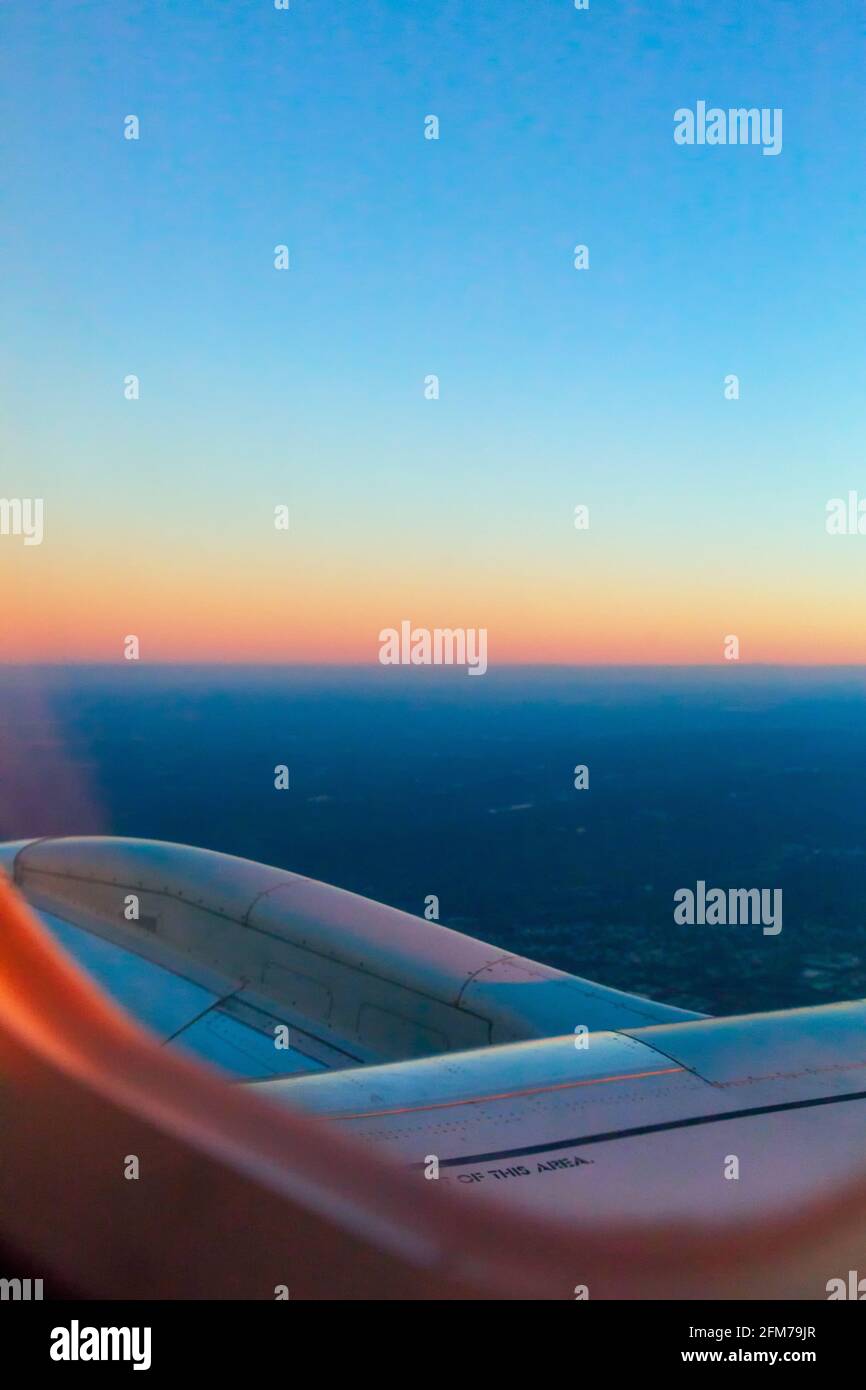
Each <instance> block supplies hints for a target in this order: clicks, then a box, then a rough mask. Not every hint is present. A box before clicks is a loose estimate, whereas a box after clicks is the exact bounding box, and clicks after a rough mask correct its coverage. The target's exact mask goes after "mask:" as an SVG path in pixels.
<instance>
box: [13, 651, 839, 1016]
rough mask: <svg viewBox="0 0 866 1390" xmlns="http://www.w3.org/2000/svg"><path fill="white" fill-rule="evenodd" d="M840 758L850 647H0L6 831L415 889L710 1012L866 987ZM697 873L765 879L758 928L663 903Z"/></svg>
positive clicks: (606, 977) (402, 896)
mask: <svg viewBox="0 0 866 1390" xmlns="http://www.w3.org/2000/svg"><path fill="white" fill-rule="evenodd" d="M278 764H285V765H286V766H287V767H288V769H289V779H290V786H289V789H288V790H287V791H277V790H275V788H274V768H275V766H276V765H278ZM579 764H581V765H586V766H587V767H588V769H589V787H588V789H587V790H582V791H578V790H576V789H575V787H574V768H575V766H576V765H579ZM864 773H866V674H864V672H863V671H862V670H861V669H859V668H857V669H854V668H850V669H849V668H846V669H841V668H835V669H830V668H825V669H823V670H822V669H814V668H813V669H811V670H808V671H807V670H799V669H795V668H769V667H767V668H762V667H734V666H733V665H732V666H731V667H725V668H712V669H711V668H665V669H650V668H646V667H635V668H614V669H612V668H605V669H585V668H576V669H574V668H517V667H515V668H508V669H495V668H491V670H490V671H488V673H487V675H486V676H485V677H484V678H483V679H475V680H472V679H467V677H466V674H465V671H464V672H459V673H457V672H455V671H453V670H450V671H449V670H411V669H410V670H404V669H393V668H387V669H385V668H382V669H375V670H365V669H361V668H336V667H331V668H329V667H321V668H315V669H313V668H291V667H288V668H252V667H228V668H217V667H188V668H186V667H178V666H174V667H171V666H166V667H160V668H155V667H145V666H143V665H142V666H141V667H140V668H139V667H137V666H133V665H132V664H131V663H130V664H129V665H126V666H124V667H123V668H120V667H111V668H108V667H78V668H68V669H55V668H48V667H43V668H32V669H26V668H16V667H6V668H4V669H3V670H2V671H0V788H2V790H0V835H2V837H3V838H7V839H10V838H18V837H23V836H32V835H40V834H51V833H64V834H74V833H82V832H85V833H100V834H116V835H131V836H143V837H153V838H157V839H164V840H177V841H182V842H186V843H190V844H196V845H202V846H205V847H208V848H212V849H218V850H222V851H225V852H228V853H231V854H238V855H243V856H247V857H249V858H252V859H258V860H262V861H265V862H267V863H272V864H277V865H280V866H282V867H284V868H287V869H292V870H294V871H296V872H299V873H302V874H307V875H310V876H311V877H314V878H320V879H324V880H327V881H328V882H331V883H336V884H339V885H340V886H341V887H344V888H348V889H351V890H352V891H354V892H357V893H362V894H365V895H367V896H369V897H372V898H377V899H380V900H381V901H383V902H386V903H390V904H392V905H394V906H396V907H400V908H403V909H405V910H406V911H409V912H413V913H416V914H418V915H419V916H423V912H424V903H425V899H426V898H427V897H428V896H429V895H431V894H435V895H436V896H437V897H438V899H439V904H440V914H441V921H442V922H443V923H444V924H445V925H447V926H451V927H454V928H456V929H457V930H459V931H466V932H469V933H472V934H473V935H476V936H480V937H483V938H485V939H487V940H489V941H491V942H494V943H496V944H497V945H499V946H502V947H503V948H505V949H508V950H514V951H517V952H522V953H524V954H526V955H528V956H532V957H534V958H536V959H538V960H541V961H545V962H547V963H548V964H550V965H554V966H557V967H560V968H561V969H564V970H569V971H573V972H575V973H577V974H580V975H585V976H588V977H590V978H592V979H597V980H599V981H601V982H603V983H605V984H609V985H614V986H617V987H619V988H621V989H626V990H635V991H638V992H639V993H642V994H647V995H650V996H652V997H654V998H657V999H660V1000H664V1001H666V1002H669V1003H674V1004H679V1005H682V1006H685V1007H688V1008H692V1009H697V1010H701V1011H705V1012H707V1013H712V1014H723V1013H735V1012H751V1011H754V1010H760V1009H779V1008H786V1007H791V1006H795V1005H807V1004H816V1003H830V1002H833V1001H836V1000H841V999H848V998H856V997H860V996H863V995H866V938H864V929H866V926H864V924H866V795H864ZM700 879H702V880H704V881H705V882H706V883H707V885H708V886H715V887H721V888H729V887H742V888H751V887H759V888H760V887H766V888H780V889H782V891H783V900H784V927H783V930H782V932H781V934H780V935H778V936H775V937H774V936H765V935H764V934H763V933H762V931H761V928H760V926H753V925H739V926H734V927H730V926H728V927H718V926H678V925H675V923H674V920H673V894H674V892H675V891H676V889H678V888H680V887H682V886H688V887H694V885H695V883H696V882H697V881H698V880H700ZM419 929H420V930H423V929H424V927H423V924H419Z"/></svg>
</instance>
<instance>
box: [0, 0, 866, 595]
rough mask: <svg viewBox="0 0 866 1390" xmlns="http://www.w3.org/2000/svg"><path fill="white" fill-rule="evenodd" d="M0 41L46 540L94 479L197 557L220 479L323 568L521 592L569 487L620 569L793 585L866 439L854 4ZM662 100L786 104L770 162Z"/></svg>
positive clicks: (862, 34)
mask: <svg viewBox="0 0 866 1390" xmlns="http://www.w3.org/2000/svg"><path fill="white" fill-rule="evenodd" d="M0 32H2V36H3V42H2V47H3V54H4V56H3V67H4V76H3V83H2V95H0V103H2V112H0V115H2V122H0V123H2V127H3V131H4V146H5V149H4V153H3V160H4V165H5V168H6V171H7V173H6V197H5V199H4V204H5V211H4V213H3V224H2V246H3V254H4V259H5V265H6V271H7V275H6V290H5V295H4V299H5V306H4V308H3V310H2V320H0V321H2V324H3V328H4V331H3V335H2V336H3V341H4V343H5V348H4V349H3V355H2V370H3V377H4V384H5V392H4V395H5V400H6V405H5V410H4V418H3V422H2V430H0V442H2V443H3V447H4V455H5V460H6V461H5V478H6V481H5V484H4V486H5V489H6V492H7V493H14V492H16V491H17V492H21V493H33V492H36V491H40V490H42V491H44V492H46V493H48V492H51V493H52V496H54V497H55V498H56V499H57V507H56V508H55V514H57V509H58V508H59V509H60V511H61V514H63V515H65V516H67V517H68V518H69V526H70V527H72V526H73V523H74V527H75V534H76V536H77V541H78V545H79V548H80V549H86V542H87V532H88V527H91V528H93V529H94V532H95V533H98V534H100V535H104V533H105V529H106V527H110V526H112V525H113V524H115V523H114V522H113V520H112V519H113V518H115V517H116V512H117V502H118V496H119V495H120V494H122V495H123V497H124V498H125V499H126V502H127V504H128V510H129V516H128V517H127V525H128V526H131V527H132V529H133V532H135V527H136V526H141V527H142V528H143V530H142V534H143V533H144V532H145V531H146V532H147V533H148V534H149V535H151V536H152V534H153V531H154V529H155V528H161V532H160V533H161V534H164V535H167V536H168V538H169V540H171V539H172V538H173V541H174V542H177V543H179V537H180V535H181V534H182V533H183V532H184V530H185V529H186V530H188V526H187V522H186V520H185V518H188V516H189V515H191V514H193V515H195V516H197V517H198V519H199V521H200V523H201V525H202V527H203V528H205V529H206V530H209V531H210V533H211V534H212V536H213V537H214V540H213V545H214V546H216V545H217V540H216V539H215V538H216V537H218V536H220V535H222V534H223V533H224V529H225V527H227V526H229V525H231V524H232V520H233V518H234V517H236V516H237V512H238V488H239V480H240V482H241V484H242V489H243V494H244V498H246V499H248V500H249V502H250V505H251V506H261V507H265V506H266V505H269V502H270V499H271V498H272V496H273V495H274V493H275V490H276V491H279V490H280V489H283V490H285V489H287V488H288V489H290V491H291V496H292V500H293V502H297V504H298V507H299V509H300V514H301V515H303V514H304V509H306V512H307V514H308V515H310V516H311V517H316V518H319V520H320V521H321V520H322V519H323V518H326V517H327V516H328V507H329V506H331V507H332V508H334V510H335V511H336V512H337V513H338V515H335V516H332V518H331V523H330V525H329V527H328V528H327V534H325V532H324V530H322V529H321V527H320V533H319V540H318V541H316V542H315V543H314V539H313V537H312V535H311V536H310V537H309V538H308V543H309V547H310V550H309V554H310V559H311V562H312V558H313V555H314V552H315V549H316V545H318V546H319V552H318V553H319V555H320V557H321V561H322V563H323V564H327V561H328V555H329V547H330V548H332V549H334V548H337V547H339V548H341V553H345V551H346V548H347V547H348V548H349V549H351V548H352V547H353V546H357V553H358V561H359V563H363V562H364V557H365V556H367V557H369V556H370V555H371V553H373V554H375V553H376V551H377V550H378V549H380V548H381V547H382V546H388V545H396V546H397V547H398V548H399V549H400V553H401V556H402V559H403V561H404V562H405V561H406V560H407V558H408V557H410V556H411V555H412V554H413V552H415V551H417V550H418V549H419V548H420V549H422V550H423V549H424V548H425V547H426V546H433V545H435V544H436V543H437V541H438V542H439V543H440V544H442V543H444V544H445V545H446V549H447V545H448V544H449V543H451V542H453V545H454V554H455V556H457V557H458V558H459V559H460V561H461V563H465V564H468V563H469V560H470V559H471V555H472V553H473V547H475V548H476V552H477V554H478V555H479V562H480V563H484V564H487V565H492V564H494V563H496V561H497V558H499V559H500V560H503V557H505V558H504V563H506V564H507V556H509V555H511V556H512V557H514V556H517V555H519V556H521V557H522V559H521V561H520V563H521V564H525V565H526V566H527V567H528V568H529V569H530V570H532V569H533V568H534V567H535V566H536V562H537V564H538V566H540V570H539V573H540V576H541V578H540V582H544V575H545V571H544V561H545V557H546V556H548V555H550V553H551V549H553V550H554V551H555V550H556V547H557V545H559V544H560V542H561V543H562V544H566V542H565V541H564V539H562V538H561V537H560V536H559V531H558V530H557V528H558V526H559V525H560V519H561V518H562V517H563V516H566V515H567V514H569V513H570V511H571V508H572V505H573V502H574V501H578V500H581V498H583V497H586V498H588V499H591V501H592V502H593V504H594V505H595V506H596V507H597V508H598V515H599V516H600V517H602V518H606V519H607V522H608V524H609V534H610V538H611V541H610V548H609V549H608V551H607V552H606V553H607V556H608V563H609V564H611V565H625V566H631V567H633V569H634V573H635V576H636V578H639V576H640V572H641V568H643V570H644V572H646V571H648V570H651V569H652V567H653V566H654V565H656V564H657V565H659V566H661V567H662V568H663V569H664V567H665V566H668V567H669V566H670V565H671V554H672V553H675V552H676V551H677V549H678V547H684V548H685V550H686V551H687V552H689V553H690V554H691V555H692V556H693V557H699V556H700V554H701V552H702V548H703V547H704V545H705V544H706V542H707V539H708V538H709V541H710V543H711V544H712V543H713V542H714V541H716V542H717V543H718V545H719V546H724V545H725V544H727V543H728V542H729V541H730V539H731V537H732V536H733V537H734V542H735V544H740V545H741V546H742V558H743V563H744V564H746V566H747V567H748V566H749V565H752V566H755V567H756V569H755V574H756V576H757V575H759V574H760V573H762V572H765V571H766V570H767V569H768V568H769V569H770V570H771V571H772V572H773V573H774V574H776V575H777V576H778V575H779V572H780V569H781V572H782V574H783V575H784V573H785V572H786V569H790V572H791V574H792V575H794V574H796V573H799V572H800V568H801V565H802V556H803V549H804V547H805V550H806V564H807V566H808V565H810V564H814V565H815V566H818V565H823V564H824V557H825V556H826V547H825V546H824V545H823V542H824V538H823V536H815V537H813V535H812V530H811V528H812V527H813V522H814V517H815V515H818V516H820V513H821V510H822V508H823V506H824V501H825V499H826V498H827V497H828V496H832V495H836V494H838V493H840V492H842V491H844V490H845V489H846V488H848V487H855V486H857V484H858V481H859V480H860V478H862V476H863V467H862V439H863V436H864V428H866V406H864V399H866V397H864V384H866V382H864V349H863V312H862V306H863V289H864V275H866V271H864V265H866V258H864V250H866V247H864V188H866V180H864V167H866V160H864V152H866V138H864V137H866V105H864V102H863V99H862V93H863V73H864V71H866V65H864V57H866V19H864V14H863V9H862V6H861V5H860V4H859V3H853V0H852V3H833V4H831V5H823V6H819V5H815V4H805V3H803V0H800V3H796V4H795V3H788V0H772V3H760V4H749V5H746V4H740V5H734V6H723V5H719V4H710V3H706V4H675V3H673V4H672V3H666V4H658V3H655V4H652V3H624V2H622V3H617V2H616V0H591V5H590V9H589V10H588V11H586V12H581V11H576V10H575V9H574V8H573V4H572V3H571V0H535V3H529V2H528V0H527V2H526V3H517V2H516V0H501V3H491V2H490V0H481V2H478V0H476V2H475V3H472V4H469V3H464V4H449V3H439V4H423V3H418V4H409V3H364V4H361V3H356V0H345V2H344V3H339V0H335V2H334V3H327V4H326V3H324V2H323V0H292V5H291V9H290V10H289V11H287V12H282V11H275V10H274V9H273V6H272V4H270V3H266V0H256V3H249V2H248V0H247V2H245V3H209V4H193V3H179V4H164V3H150V4H136V3H131V4H125V5H123V6H117V5H114V4H111V3H107V2H106V0H101V2H100V3H81V4H73V5H65V6H34V5H25V4H23V3H20V0H13V3H11V4H7V6H6V7H5V8H4V12H3V17H2V19H0ZM698 99H704V100H706V101H708V102H709V103H710V104H717V105H719V106H722V107H729V106H758V107H765V106H766V107H780V108H782V110H783V113H784V125H783V129H784V144H783V151H782V153H781V155H780V156H779V157H778V158H765V157H762V155H761V152H760V150H759V149H756V148H742V147H729V148H720V149H710V148H706V147H704V148H681V147H678V146H677V145H675V144H674V142H673V138H672V131H673V113H674V111H675V110H676V109H677V108H678V107H681V106H694V104H695V102H696V101H697V100H698ZM129 113H135V114H136V115H138V116H139V118H140V121H141V138H140V140H139V141H137V142H132V141H126V140H124V139H123V118H124V116H126V115H127V114H129ZM430 113H433V114H436V115H437V116H438V117H439V120H440V123H441V131H440V139H439V140H438V141H436V142H433V141H426V140H424V138H423V122H424V117H425V116H426V115H427V114H430ZM577 242H582V243H586V244H588V245H589V247H590V257H591V267H590V270H589V271H588V272H586V273H579V272H576V271H575V270H574V268H573V265H572V248H573V246H574V245H575V244H576V243H577ZM277 243H286V244H288V245H289V247H290V250H291V257H292V269H291V271H290V272H289V273H288V274H283V275H280V274H277V273H276V272H275V271H274V270H273V267H272V259H273V247H274V245H275V244H277ZM127 372H136V373H138V374H140V376H141V380H142V399H141V401H140V402H138V403H137V405H136V407H135V412H136V413H135V415H134V417H133V416H131V414H130V409H129V405H128V403H127V402H125V401H124V400H123V397H122V394H121V392H120V389H119V383H120V382H121V381H122V378H123V377H124V375H125V374H126V373H127ZM430 372H435V373H437V374H438V375H439V376H440V379H441V391H442V395H441V399H440V401H438V402H437V403H436V404H435V406H434V407H432V408H431V407H430V403H428V402H425V401H424V400H423V396H422V383H423V379H424V377H425V375H426V374H427V373H430ZM729 372H736V373H737V374H738V375H739V376H740V378H741V392H742V395H741V399H740V401H739V402H737V403H736V405H735V406H733V407H732V406H731V405H730V403H726V402H725V401H724V400H723V397H722V385H721V383H722V380H723V378H724V376H725V375H726V374H727V373H729ZM168 492H170V494H171V497H172V498H173V499H174V500H173V503H172V505H173V507H174V508H175V509H179V510H180V512H181V514H182V517H183V518H184V520H183V521H181V522H178V523H177V527H176V531H173V526H174V524H175V523H174V521H173V519H172V518H173V516H174V513H172V514H171V515H167V514H166V506H165V497H166V495H167V493H168ZM335 498H336V499H338V500H337V501H336V503H335V502H334V501H333V499H335ZM82 509H86V514H85V510H82ZM816 509H817V510H816ZM130 518H131V519H130ZM648 527H649V528H650V531H651V535H650V536H649V538H647V528H648ZM491 528H492V530H493V531H494V532H497V531H498V535H499V538H500V539H499V543H498V544H497V543H495V542H494V541H491V539H490V535H489V533H490V530H491ZM527 528H528V530H529V532H530V535H529V538H528V539H527V537H526V531H527ZM482 532H483V533H484V534H483V535H482ZM555 538H557V539H555ZM568 543H570V538H569V542H568ZM246 544H247V542H246V541H245V542H244V545H246ZM618 546H619V547H621V550H618V549H617V547H618ZM810 547H811V548H810ZM165 563H166V564H170V563H171V557H170V553H169V552H168V551H167V552H166V556H165ZM561 563H562V564H565V563H567V561H566V560H565V559H562V560H561ZM841 563H842V571H843V572H844V573H843V579H844V583H845V585H846V587H847V589H848V590H850V582H851V577H852V576H854V575H858V574H859V568H857V566H859V560H857V561H851V560H850V559H849V558H848V557H847V556H846V558H845V560H844V561H843V562H841ZM559 564H560V560H557V561H556V565H559ZM833 564H834V565H835V564H837V558H836V557H834V559H833ZM762 567H763V569H762ZM832 574H833V571H832V567H831V579H832ZM517 577H519V576H517ZM549 578H550V580H551V582H553V578H554V576H553V572H552V571H551V574H550V576H549ZM669 579H670V583H671V584H675V583H676V573H675V571H674V570H673V569H670V573H669ZM833 582H835V581H833Z"/></svg>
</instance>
